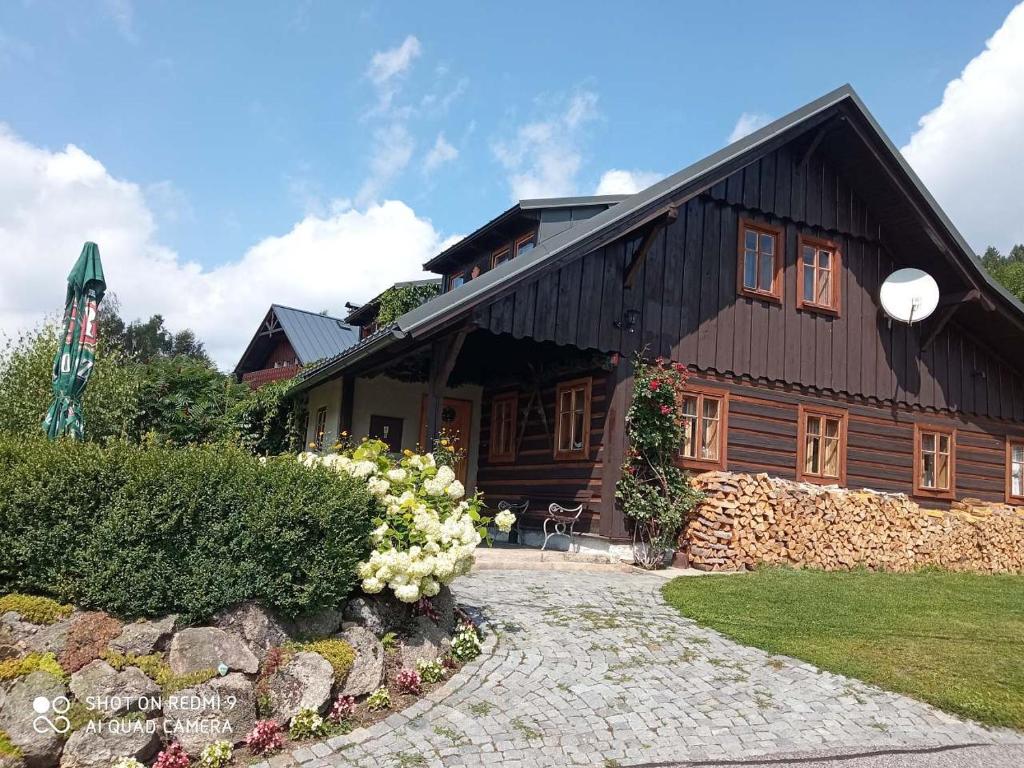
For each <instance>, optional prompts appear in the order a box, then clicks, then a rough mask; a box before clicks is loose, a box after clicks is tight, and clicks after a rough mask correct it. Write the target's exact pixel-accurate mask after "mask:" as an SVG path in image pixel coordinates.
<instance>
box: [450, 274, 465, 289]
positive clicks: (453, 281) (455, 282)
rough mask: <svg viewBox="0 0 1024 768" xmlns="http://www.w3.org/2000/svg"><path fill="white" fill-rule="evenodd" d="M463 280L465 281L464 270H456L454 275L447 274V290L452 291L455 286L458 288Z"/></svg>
mask: <svg viewBox="0 0 1024 768" xmlns="http://www.w3.org/2000/svg"><path fill="white" fill-rule="evenodd" d="M465 282H466V273H465V272H457V273H455V274H454V275H449V276H448V290H449V291H454V290H455V289H456V288H458V287H459V286H460V285H462V284H463V283H465Z"/></svg>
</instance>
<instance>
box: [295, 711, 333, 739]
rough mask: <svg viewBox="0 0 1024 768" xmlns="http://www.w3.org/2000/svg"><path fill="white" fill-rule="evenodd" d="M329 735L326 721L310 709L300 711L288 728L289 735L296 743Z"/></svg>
mask: <svg viewBox="0 0 1024 768" xmlns="http://www.w3.org/2000/svg"><path fill="white" fill-rule="evenodd" d="M325 733H327V728H326V726H325V723H324V719H323V718H322V717H320V715H318V714H317V712H316V710H314V709H310V708H309V707H303V708H302V709H300V710H299V711H298V712H297V713H296V714H295V716H294V717H292V721H291V724H290V726H289V728H288V735H289V736H291V737H292V738H293V739H295V740H296V741H299V740H300V739H311V738H313V737H314V736H323V735H324V734H325Z"/></svg>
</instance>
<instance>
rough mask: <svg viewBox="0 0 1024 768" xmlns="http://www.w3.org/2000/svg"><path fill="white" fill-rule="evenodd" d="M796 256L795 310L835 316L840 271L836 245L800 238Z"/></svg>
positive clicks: (826, 241) (837, 306) (825, 241)
mask: <svg viewBox="0 0 1024 768" xmlns="http://www.w3.org/2000/svg"><path fill="white" fill-rule="evenodd" d="M798 253H799V254H800V259H799V261H798V271H799V276H798V278H797V280H798V285H799V288H798V290H797V300H796V305H797V307H799V308H802V309H812V310H817V311H820V312H829V313H832V314H838V312H839V276H840V274H841V272H840V269H839V264H840V255H839V249H838V248H837V247H836V244H835V243H833V242H831V241H830V240H819V239H817V238H812V237H804V236H801V237H800V243H799V250H798Z"/></svg>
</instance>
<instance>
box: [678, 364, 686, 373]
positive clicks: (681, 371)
mask: <svg viewBox="0 0 1024 768" xmlns="http://www.w3.org/2000/svg"><path fill="white" fill-rule="evenodd" d="M676 370H677V371H679V372H680V373H684V372H685V371H686V366H685V365H683V364H682V363H676Z"/></svg>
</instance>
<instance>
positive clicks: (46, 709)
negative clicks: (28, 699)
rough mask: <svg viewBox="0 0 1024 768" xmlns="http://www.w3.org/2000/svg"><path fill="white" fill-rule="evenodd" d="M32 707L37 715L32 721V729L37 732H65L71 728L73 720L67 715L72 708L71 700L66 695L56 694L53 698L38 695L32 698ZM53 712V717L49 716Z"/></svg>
mask: <svg viewBox="0 0 1024 768" xmlns="http://www.w3.org/2000/svg"><path fill="white" fill-rule="evenodd" d="M32 709H33V710H35V713H36V715H37V717H36V719H35V720H33V721H32V730H34V731H35V732H36V733H47V732H51V731H52V732H53V733H59V734H62V735H63V734H65V733H67V732H68V731H70V730H71V721H70V720H69V719H68V718H67V717H65V715H66V714H67V712H68V710H69V709H71V702H70V701H68V700H67V697H66V696H56V697H54V698H53V699H52V700H51V699H48V698H46V697H45V696H36V698H35V699H33V700H32ZM50 713H53V718H52V719H51V718H50V717H48V715H49V714H50Z"/></svg>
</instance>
